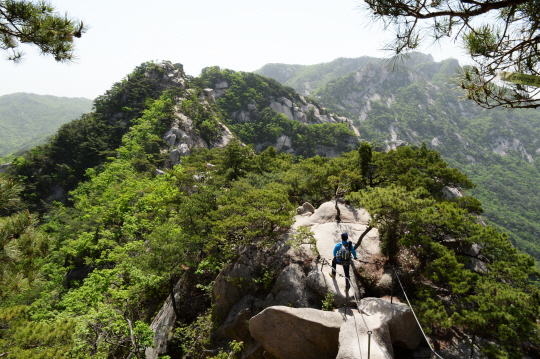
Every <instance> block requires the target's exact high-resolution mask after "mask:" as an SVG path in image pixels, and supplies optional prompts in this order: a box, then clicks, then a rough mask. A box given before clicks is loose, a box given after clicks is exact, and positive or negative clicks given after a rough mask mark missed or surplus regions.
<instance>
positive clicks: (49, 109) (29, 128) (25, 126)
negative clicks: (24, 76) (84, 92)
mask: <svg viewBox="0 0 540 359" xmlns="http://www.w3.org/2000/svg"><path fill="white" fill-rule="evenodd" d="M91 110H92V100H89V99H86V98H81V97H79V98H70V97H56V96H49V95H36V94H30V93H14V94H10V95H4V96H0V157H1V156H5V155H7V154H10V153H13V152H18V151H23V150H27V149H30V148H32V147H34V146H37V145H40V144H42V143H45V141H46V139H47V137H48V136H51V135H52V134H54V133H55V132H56V130H58V128H59V127H60V126H61V125H63V124H64V123H67V122H69V121H71V120H73V119H76V118H77V117H79V116H80V115H81V114H83V113H88V112H90V111H91Z"/></svg>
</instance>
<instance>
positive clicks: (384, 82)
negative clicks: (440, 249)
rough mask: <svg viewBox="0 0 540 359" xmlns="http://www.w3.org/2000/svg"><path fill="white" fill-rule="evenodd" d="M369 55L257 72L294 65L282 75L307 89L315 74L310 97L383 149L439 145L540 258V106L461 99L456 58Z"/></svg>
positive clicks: (494, 213) (495, 217)
mask: <svg viewBox="0 0 540 359" xmlns="http://www.w3.org/2000/svg"><path fill="white" fill-rule="evenodd" d="M366 59H368V58H365V57H362V58H359V59H356V60H357V62H356V63H359V64H360V65H359V66H358V68H357V69H355V70H353V71H351V72H349V73H347V74H345V75H342V76H340V77H335V75H336V74H337V73H339V72H340V71H341V69H342V68H343V66H341V65H340V61H343V60H344V59H338V60H335V61H333V62H330V63H325V64H320V65H312V66H306V67H303V68H301V69H298V68H297V67H295V66H296V65H284V64H282V65H279V66H277V65H266V66H264V67H263V68H262V69H261V70H259V73H261V72H262V70H263V69H266V74H267V76H270V77H273V75H272V73H271V71H268V69H269V68H274V69H276V68H279V69H281V73H283V71H284V70H283V69H289V68H290V69H291V71H292V70H295V71H296V72H295V73H294V74H291V76H290V77H289V78H288V79H287V80H286V81H285V82H284V83H285V84H288V85H289V86H292V87H294V88H295V89H296V90H297V91H302V90H303V89H305V87H302V85H301V84H302V82H304V83H307V82H309V84H310V91H311V98H313V99H314V100H316V101H317V102H318V103H320V104H321V105H322V106H324V107H325V108H327V109H328V110H329V111H331V112H334V113H336V114H338V115H340V116H345V117H347V118H349V119H351V120H352V123H353V124H354V126H355V127H356V128H357V129H358V132H359V133H360V137H361V138H362V139H363V140H367V141H370V142H377V143H379V145H380V146H381V147H382V148H385V149H389V148H396V147H398V146H401V145H405V144H407V143H410V144H415V145H420V144H421V143H422V142H425V143H426V144H427V145H428V147H430V148H432V149H436V150H438V151H439V152H441V154H442V155H443V157H444V158H445V159H446V160H447V161H448V162H449V163H450V164H452V165H453V166H455V167H457V168H458V169H460V170H461V171H463V172H465V173H466V174H467V175H468V176H469V177H470V178H471V179H472V180H473V182H475V183H477V184H478V186H477V188H476V189H475V190H473V191H472V194H473V195H474V196H475V197H477V198H478V199H480V200H481V201H482V204H483V208H484V210H485V214H484V218H485V219H487V221H488V222H489V223H491V224H494V225H496V226H498V227H499V228H500V229H503V230H505V231H506V232H508V233H509V235H510V237H511V238H512V240H513V241H514V243H515V244H516V245H517V246H518V247H519V248H520V249H522V250H524V251H526V252H528V253H529V254H531V255H533V256H534V257H536V259H540V207H539V206H538V203H540V191H539V189H540V187H539V185H538V178H540V110H519V111H512V112H508V111H500V110H484V109H482V108H480V107H479V106H477V105H476V104H475V103H473V102H471V101H461V100H460V97H462V96H463V93H462V92H461V91H460V90H459V89H457V88H456V86H455V85H453V84H452V83H451V81H450V77H451V76H452V75H453V74H454V73H455V70H456V69H457V68H458V67H459V63H458V61H457V60H455V59H448V60H445V61H441V62H435V61H434V60H433V58H432V57H431V56H430V55H424V54H413V55H412V56H411V59H410V61H408V62H404V63H403V64H401V66H399V67H398V68H397V70H395V71H392V70H391V69H389V68H388V67H385V66H384V64H383V61H382V60H381V59H374V58H371V61H366ZM347 60H349V63H351V64H352V63H355V62H354V61H353V59H347ZM331 64H336V69H334V68H332V67H331V66H330V65H331ZM315 69H317V70H315ZM300 70H301V71H300ZM314 71H318V78H320V79H328V80H327V81H326V82H324V81H319V82H317V87H315V86H314V84H315V82H312V81H309V78H310V77H309V76H307V75H306V74H307V73H312V72H314ZM275 72H276V73H278V74H279V72H278V71H275ZM274 78H275V79H276V80H279V81H283V78H285V77H283V76H281V77H280V76H275V77H274ZM291 81H295V82H296V84H297V85H296V86H294V85H293V84H292V83H291ZM323 82H324V83H323Z"/></svg>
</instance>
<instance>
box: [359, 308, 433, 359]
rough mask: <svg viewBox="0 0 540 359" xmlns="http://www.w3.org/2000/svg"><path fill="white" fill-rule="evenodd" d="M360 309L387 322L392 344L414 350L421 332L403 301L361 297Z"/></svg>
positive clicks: (419, 340) (420, 339)
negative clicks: (391, 302) (393, 301)
mask: <svg viewBox="0 0 540 359" xmlns="http://www.w3.org/2000/svg"><path fill="white" fill-rule="evenodd" d="M360 309H361V310H362V311H364V312H365V313H367V314H369V316H370V318H376V319H378V320H380V321H381V322H384V323H387V324H388V329H389V330H390V337H391V338H392V344H394V345H398V346H400V347H403V348H406V349H411V350H414V349H415V348H416V347H417V346H418V344H420V342H421V341H422V338H423V336H422V332H421V331H420V328H419V327H418V323H417V322H416V319H415V318H414V315H413V312H412V310H411V308H409V306H407V305H406V304H403V303H393V304H390V302H388V301H386V300H384V299H381V298H363V299H362V301H361V302H360Z"/></svg>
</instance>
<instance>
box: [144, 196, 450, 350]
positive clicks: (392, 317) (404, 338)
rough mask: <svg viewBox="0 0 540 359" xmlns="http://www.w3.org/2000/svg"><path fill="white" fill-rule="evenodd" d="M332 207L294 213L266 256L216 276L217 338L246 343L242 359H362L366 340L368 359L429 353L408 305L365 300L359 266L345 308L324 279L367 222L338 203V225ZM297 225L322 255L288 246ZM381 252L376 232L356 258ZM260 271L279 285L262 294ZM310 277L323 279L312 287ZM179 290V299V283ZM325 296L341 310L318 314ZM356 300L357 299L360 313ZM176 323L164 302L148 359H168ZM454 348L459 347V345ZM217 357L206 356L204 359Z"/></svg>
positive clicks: (384, 289)
mask: <svg viewBox="0 0 540 359" xmlns="http://www.w3.org/2000/svg"><path fill="white" fill-rule="evenodd" d="M335 205H336V203H335V202H327V203H324V204H322V205H321V206H320V207H319V208H318V209H316V210H315V209H314V208H313V207H312V206H311V205H309V204H304V205H303V206H301V207H299V209H297V213H299V214H298V215H297V216H296V222H295V224H294V225H293V227H292V228H291V231H290V232H289V233H288V234H287V235H286V236H284V237H283V238H282V240H280V241H279V242H278V243H276V244H275V245H274V246H273V247H272V248H269V249H266V250H263V251H260V250H255V249H254V248H251V247H245V248H244V249H243V250H242V251H241V252H240V253H239V256H238V259H237V260H236V261H235V262H233V263H231V264H229V265H228V266H227V267H225V268H224V269H223V270H222V271H221V272H220V273H219V275H218V276H217V278H216V280H215V283H214V285H213V289H212V297H213V305H214V307H213V308H214V315H215V316H216V318H217V319H218V321H219V322H220V323H222V324H221V326H220V328H219V329H218V330H217V331H216V332H215V334H214V336H215V338H216V339H219V338H222V339H223V340H224V341H230V340H236V341H243V342H244V349H243V351H242V353H241V356H240V357H241V358H242V359H263V358H265V359H272V358H277V359H288V358H293V357H294V358H340V359H349V358H351V359H352V358H358V357H359V356H360V355H362V356H363V357H367V346H368V341H371V343H370V347H371V357H372V358H385V359H388V358H402V357H403V355H409V354H406V353H412V352H414V351H415V350H416V352H418V353H421V352H424V351H425V350H426V346H425V345H426V344H425V342H424V339H423V336H422V333H421V331H420V329H419V327H418V325H417V323H416V320H415V318H414V316H413V313H412V311H411V309H410V308H409V307H408V306H407V305H405V304H402V303H401V302H400V301H399V300H398V299H397V298H395V299H394V301H393V303H390V300H389V299H390V298H389V297H385V298H376V297H365V292H366V288H365V286H364V284H363V283H361V282H360V281H359V280H358V279H359V277H358V276H357V273H358V270H359V269H360V268H359V266H360V265H361V264H360V263H358V262H355V266H354V268H353V271H351V279H352V281H353V291H352V292H351V293H350V296H351V298H349V300H348V301H346V300H345V299H346V296H345V290H344V289H345V288H344V283H345V281H344V278H343V277H339V276H338V277H337V278H335V279H334V278H331V277H330V276H329V275H328V273H329V271H330V267H329V264H328V260H329V259H330V258H331V257H332V255H331V249H333V247H334V245H335V243H337V241H339V234H340V233H341V232H343V231H347V232H348V233H349V234H350V236H351V237H350V238H352V239H354V240H355V239H356V238H357V237H358V236H359V234H360V233H361V232H362V231H363V230H364V229H365V226H366V225H367V222H368V221H369V219H370V217H369V214H368V213H367V212H366V211H365V210H363V209H361V208H354V207H352V206H348V205H345V204H342V203H339V204H338V206H339V209H340V212H341V216H340V217H341V221H340V222H337V221H336V215H337V211H336V209H335ZM301 226H304V227H309V228H310V229H311V230H312V231H313V233H314V235H315V238H316V240H317V249H318V250H319V251H320V253H321V255H320V256H317V254H316V253H315V252H313V251H312V250H310V249H308V248H307V247H306V248H300V249H296V250H295V249H293V248H291V247H289V245H288V244H287V241H288V240H289V239H290V238H291V235H292V234H294V232H295V231H296V230H298V228H299V227H301ZM379 251H380V248H379V239H378V233H377V231H376V230H374V231H373V232H372V233H370V236H368V237H366V238H364V241H363V245H362V247H361V248H360V249H359V250H358V255H359V258H362V259H365V260H368V261H369V260H373V258H375V257H376V256H377V255H378V254H379ZM263 270H271V271H273V272H274V273H275V278H276V279H275V281H273V283H272V285H271V286H269V287H266V288H263V287H261V286H260V284H258V282H257V281H256V279H257V278H258V277H259V276H260V275H261V273H262V271H263ZM341 270H342V268H341V267H340V266H338V272H340V273H342V272H341ZM315 276H317V277H319V278H321V280H318V281H317V280H313V277H315ZM387 277H388V275H387V274H386V273H380V274H379V275H378V277H377V278H376V280H375V282H376V283H375V286H376V287H378V288H379V290H380V294H381V295H383V296H384V295H389V294H390V290H391V288H390V286H388V285H386V284H385V283H386V282H388V278H387ZM390 282H391V281H390ZM176 291H177V295H178V297H179V292H181V284H179V285H177V287H176ZM329 292H330V293H333V297H334V300H333V304H334V305H335V306H336V307H337V308H338V309H335V310H333V311H323V310H321V305H322V302H323V300H324V298H325V296H326V295H327V293H329ZM354 296H356V298H358V300H359V302H358V304H359V305H358V306H357V302H356V301H355V300H354ZM173 324H174V312H173V311H172V307H171V301H170V298H169V299H168V300H167V301H166V302H165V304H164V306H163V308H162V309H161V310H160V312H159V314H158V315H157V316H156V317H155V319H154V321H153V322H152V325H151V328H153V329H154V330H156V335H155V338H154V343H155V348H148V349H147V351H146V355H147V358H149V359H157V358H158V356H160V355H165V354H168V353H169V354H170V351H169V345H168V342H169V336H168V335H167V333H168V332H169V331H170V330H172V328H173ZM368 331H371V333H372V334H371V337H370V335H369V334H368ZM422 343H424V344H422ZM457 343H458V344H459V345H461V341H458V342H457ZM456 345H457V344H456ZM216 353H217V352H216V351H212V350H208V351H207V353H206V354H204V355H205V356H204V357H212V356H214V355H215V354H216ZM445 353H446V354H447V355H448V356H445V357H448V358H458V356H453V355H454V354H455V350H454V349H452V347H451V348H449V349H448V350H446V352H445ZM453 353H454V354H453Z"/></svg>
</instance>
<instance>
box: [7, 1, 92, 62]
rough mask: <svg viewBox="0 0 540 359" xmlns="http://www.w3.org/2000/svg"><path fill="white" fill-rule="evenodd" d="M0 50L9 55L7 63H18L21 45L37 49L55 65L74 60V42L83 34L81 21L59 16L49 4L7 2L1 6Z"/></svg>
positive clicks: (84, 29) (20, 55)
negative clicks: (51, 58) (57, 62)
mask: <svg viewBox="0 0 540 359" xmlns="http://www.w3.org/2000/svg"><path fill="white" fill-rule="evenodd" d="M0 14H1V16H0V33H1V34H2V35H1V36H0V49H2V50H5V51H11V54H10V55H8V59H9V60H13V61H15V62H19V61H21V59H22V57H23V55H24V53H23V52H22V51H19V45H20V44H21V43H25V44H31V45H34V46H36V47H37V48H38V49H39V50H40V51H41V53H42V54H43V55H52V56H53V57H54V59H55V60H56V61H60V62H66V61H71V59H72V58H73V51H74V46H73V40H74V39H73V38H74V37H76V38H79V37H81V34H83V33H85V32H86V27H84V25H83V22H82V21H78V20H75V19H70V18H69V17H68V16H67V14H65V15H60V14H58V13H57V12H55V9H54V7H52V6H51V5H50V4H48V3H44V2H43V3H42V2H40V3H36V4H34V3H32V2H30V1H24V0H23V1H21V0H8V1H3V2H2V3H0Z"/></svg>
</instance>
